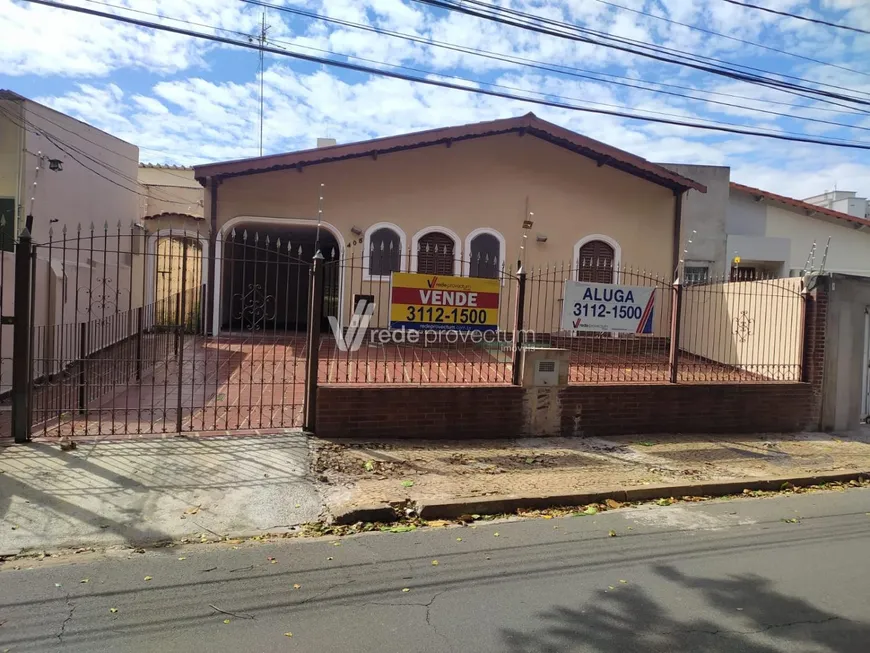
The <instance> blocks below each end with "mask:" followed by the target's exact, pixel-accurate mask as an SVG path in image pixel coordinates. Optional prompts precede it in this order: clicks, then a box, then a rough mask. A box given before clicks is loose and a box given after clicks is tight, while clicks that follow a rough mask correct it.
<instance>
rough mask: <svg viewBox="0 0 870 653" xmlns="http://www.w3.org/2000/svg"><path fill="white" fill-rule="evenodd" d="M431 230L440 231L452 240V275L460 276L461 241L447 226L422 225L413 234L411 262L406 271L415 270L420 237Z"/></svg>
mask: <svg viewBox="0 0 870 653" xmlns="http://www.w3.org/2000/svg"><path fill="white" fill-rule="evenodd" d="M433 231H438V232H441V233H442V234H444V235H445V236H449V237H450V238H451V239H452V240H453V276H455V277H459V276H462V241H461V240H460V239H459V236H458V235H457V233H456V232H455V231H453V230H452V229H448V228H447V227H424V228H423V229H420V231H418V232H417V233H415V234H414V236H413V238H411V263H410V268H409V270H408V271H409V272H416V271H417V248H418V247H419V245H420V239H421V238H422V237H423V236H425V235H426V234H431V233H432V232H433Z"/></svg>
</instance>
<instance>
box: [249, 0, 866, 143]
mask: <svg viewBox="0 0 870 653" xmlns="http://www.w3.org/2000/svg"><path fill="white" fill-rule="evenodd" d="M243 1H244V2H247V3H248V4H255V5H259V6H263V5H267V4H268V3H265V2H260V1H258V0H243ZM268 6H269V7H270V8H275V9H278V10H280V11H286V12H287V13H290V14H295V15H303V16H306V17H309V18H315V19H323V20H326V21H327V22H335V23H338V24H342V25H347V26H350V27H356V28H358V29H363V30H366V31H370V32H375V33H378V34H385V35H388V36H395V37H398V38H403V39H407V40H409V41H412V42H420V43H427V44H433V45H436V46H437V47H443V48H446V49H448V50H455V51H459V52H468V53H471V54H475V55H477V56H481V57H484V58H488V59H495V60H498V61H503V62H509V63H519V64H521V65H523V66H526V67H528V68H532V69H536V70H544V71H548V72H552V73H556V74H562V75H569V76H572V77H578V78H581V79H589V80H593V81H596V82H601V83H605V84H614V85H617V86H624V87H628V88H635V89H639V90H643V91H647V92H651V93H661V94H664V95H670V96H674V97H678V98H681V99H686V100H695V101H698V102H707V103H710V104H718V105H722V106H727V107H732V108H737V109H743V110H751V111H754V112H758V113H765V114H769V115H774V116H779V117H783V118H790V119H793V120H804V121H808V122H818V123H822V124H829V125H834V126H837V127H845V128H849V129H852V128H856V129H862V130H868V129H870V128H867V127H856V126H854V125H850V124H844V123H840V122H835V121H831V120H824V119H822V118H813V117H809V116H798V115H794V114H788V113H782V112H780V111H771V110H769V109H762V108H758V107H747V106H746V105H744V104H735V103H733V102H723V101H721V100H713V99H709V98H699V97H695V96H692V95H685V94H682V93H675V92H673V91H666V90H662V89H655V88H647V87H645V86H641V85H639V84H636V83H630V82H618V81H612V80H606V79H601V78H600V77H595V76H593V74H598V73H591V71H590V74H582V73H583V72H586V71H580V72H574V71H576V70H578V69H568V70H563V69H561V68H557V67H553V66H548V65H544V64H540V63H539V62H535V61H534V60H525V59H519V60H517V59H514V58H511V57H507V56H502V55H499V54H495V53H491V52H487V51H481V50H474V49H466V48H463V47H461V46H454V45H452V44H449V43H443V42H439V41H431V40H428V39H423V38H419V37H414V36H411V35H407V34H402V33H399V32H391V31H389V30H381V29H380V28H377V27H371V26H368V25H362V24H359V23H351V22H349V21H344V20H338V19H336V20H333V19H330V18H327V17H323V16H320V15H319V14H311V13H309V12H306V11H302V10H297V9H293V8H285V7H279V6H275V5H268ZM272 43H273V44H275V43H282V44H285V45H290V46H293V47H297V46H295V44H292V43H287V42H282V41H277V40H272ZM304 47H305V48H306V49H312V50H318V51H320V52H326V53H329V54H338V55H340V56H346V57H348V58H351V59H358V60H360V61H367V62H370V63H375V64H378V65H381V66H384V65H389V66H393V67H395V68H401V69H403V70H412V71H414V72H422V73H424V74H435V75H439V76H441V77H447V78H453V79H463V80H464V78H462V77H458V76H456V75H446V74H442V73H432V72H430V71H425V70H420V69H417V68H411V67H408V66H401V65H398V64H385V63H383V62H380V61H376V60H373V59H366V58H365V57H357V56H353V55H344V54H342V53H335V52H332V51H330V50H322V49H320V48H310V47H308V46H304ZM602 74H607V73H602ZM615 77H617V78H619V79H631V78H628V77H620V76H615ZM477 83H487V82H477ZM490 85H491V86H495V87H501V88H508V89H510V90H518V89H515V88H512V87H506V86H500V85H498V84H490ZM679 88H685V87H679ZM692 90H696V89H692ZM701 92H704V91H701ZM546 95H550V96H552V97H558V96H556V95H554V94H546ZM737 97H741V96H737ZM568 99H572V98H568ZM743 99H750V100H751V99H752V98H743ZM581 101H582V100H581ZM754 101H757V102H764V100H754ZM592 104H600V105H602V106H615V105H607V104H602V103H595V102H593V103H592ZM788 106H792V107H799V108H805V109H813V107H804V106H802V105H793V104H789V105H788ZM623 108H624V107H623ZM653 113H661V112H653ZM843 113H845V112H843ZM848 113H849V114H850V115H857V114H856V113H854V112H848ZM662 115H673V114H667V113H664V114H662ZM712 122H718V123H720V124H733V123H727V122H725V123H723V122H722V121H717V120H712Z"/></svg>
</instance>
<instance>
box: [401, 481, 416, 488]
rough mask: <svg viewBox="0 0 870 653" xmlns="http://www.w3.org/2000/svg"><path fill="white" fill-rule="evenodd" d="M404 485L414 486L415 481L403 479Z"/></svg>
mask: <svg viewBox="0 0 870 653" xmlns="http://www.w3.org/2000/svg"><path fill="white" fill-rule="evenodd" d="M402 487H414V481H402Z"/></svg>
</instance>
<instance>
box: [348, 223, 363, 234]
mask: <svg viewBox="0 0 870 653" xmlns="http://www.w3.org/2000/svg"><path fill="white" fill-rule="evenodd" d="M350 233H352V234H353V235H354V236H362V229H360V228H359V227H357V226H356V225H354V226H352V227H351V228H350Z"/></svg>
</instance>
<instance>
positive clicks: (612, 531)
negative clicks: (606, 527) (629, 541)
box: [607, 530, 616, 537]
mask: <svg viewBox="0 0 870 653" xmlns="http://www.w3.org/2000/svg"><path fill="white" fill-rule="evenodd" d="M607 534H608V535H609V536H610V537H616V531H614V530H610V531H607Z"/></svg>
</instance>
